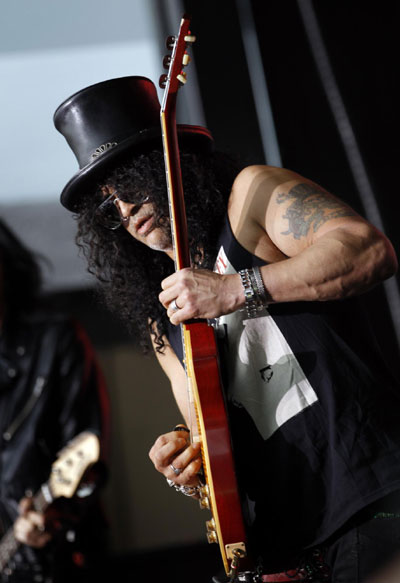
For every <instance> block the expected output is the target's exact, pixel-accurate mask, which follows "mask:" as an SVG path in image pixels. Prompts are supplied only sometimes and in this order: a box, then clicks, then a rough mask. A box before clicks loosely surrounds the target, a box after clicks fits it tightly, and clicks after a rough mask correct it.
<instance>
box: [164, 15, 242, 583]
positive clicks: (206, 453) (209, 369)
mask: <svg viewBox="0 0 400 583" xmlns="http://www.w3.org/2000/svg"><path fill="white" fill-rule="evenodd" d="M189 26H190V20H189V18H187V17H186V16H184V17H183V18H182V20H181V24H180V29H179V34H178V36H177V38H173V37H169V38H168V40H167V47H168V48H169V49H171V48H172V54H171V58H170V60H169V59H168V61H169V63H170V64H169V71H168V75H162V76H161V78H160V85H161V86H162V87H165V92H164V97H163V101H162V104H161V128H162V135H163V147H164V157H165V167H166V178H167V186H168V198H169V206H170V219H171V230H172V240H173V245H174V251H175V269H176V270H179V269H183V268H185V267H190V266H191V260H190V251H189V243H188V234H187V224H186V213H185V202H184V195H183V188H182V176H181V167H180V158H179V147H178V137H177V130H176V98H177V92H178V89H179V87H181V86H182V85H183V84H184V83H185V82H186V74H185V73H184V72H183V71H182V68H183V67H184V66H185V65H187V64H188V62H189V58H188V55H187V53H186V47H187V45H188V44H190V43H192V42H194V40H195V37H193V36H192V35H191V33H190V31H189ZM181 328H182V338H183V344H184V358H185V369H186V375H187V378H188V391H189V392H190V393H191V397H192V399H193V402H194V406H195V410H196V417H197V424H198V428H197V430H198V439H199V440H201V451H202V458H203V469H204V475H205V480H206V485H205V486H204V488H202V489H201V498H200V505H201V507H202V508H209V509H210V510H211V513H212V518H211V520H209V521H208V522H207V523H206V524H207V538H208V541H209V542H216V543H218V544H219V547H220V551H221V555H222V560H223V563H224V567H225V571H226V573H227V574H229V575H230V577H231V580H233V579H234V576H235V574H236V572H237V569H238V563H239V560H240V559H242V558H243V557H244V556H245V555H246V544H245V528H244V524H243V518H242V511H241V505H240V499H239V495H238V489H237V483H236V476H235V470H234V462H233V456H232V449H231V439H230V433H229V427H228V422H227V415H226V409H225V401H224V394H223V390H222V385H221V378H220V371H219V364H218V351H217V346H216V340H215V334H214V329H213V327H212V326H211V325H209V324H208V322H207V321H204V320H203V321H202V320H196V321H190V322H188V323H184V324H182V325H181Z"/></svg>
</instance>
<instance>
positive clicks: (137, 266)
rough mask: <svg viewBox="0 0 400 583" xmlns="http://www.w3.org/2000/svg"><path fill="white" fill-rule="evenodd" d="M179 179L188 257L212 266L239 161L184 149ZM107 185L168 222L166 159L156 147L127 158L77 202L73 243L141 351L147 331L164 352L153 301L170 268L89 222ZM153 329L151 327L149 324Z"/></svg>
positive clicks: (163, 321) (162, 322) (156, 255)
mask: <svg viewBox="0 0 400 583" xmlns="http://www.w3.org/2000/svg"><path fill="white" fill-rule="evenodd" d="M181 167H182V180H183V187H184V192H185V205H186V214H187V223H188V236H189V245H190V252H191V258H192V261H193V264H194V265H200V264H201V266H202V267H204V268H208V269H210V268H211V269H212V267H213V264H214V261H215V257H216V252H217V249H216V245H217V239H218V235H219V232H220V229H221V225H222V223H223V220H224V217H225V214H226V208H227V201H228V197H229V194H230V190H231V186H232V183H233V180H234V178H235V176H236V174H237V172H238V169H239V166H238V163H237V162H236V161H235V160H233V159H231V158H229V157H228V156H226V155H224V154H220V153H217V152H213V153H208V154H204V153H193V152H189V151H183V152H181ZM104 185H107V186H109V187H112V188H113V189H115V190H116V191H118V196H119V197H120V198H121V200H124V201H126V202H131V203H135V201H136V202H137V200H138V197H141V198H143V195H146V196H149V200H150V201H151V202H153V203H154V205H155V208H156V210H157V217H156V218H157V222H158V225H159V226H161V227H164V228H165V225H166V224H167V225H169V222H168V217H169V211H168V197H167V190H166V181H165V170H164V158H163V154H162V152H161V151H160V150H152V151H150V152H147V153H144V154H141V155H136V156H131V157H130V158H129V159H128V160H124V161H123V162H120V164H119V165H118V167H116V168H115V169H114V170H113V171H111V172H110V173H109V174H108V176H106V177H104V179H103V182H102V185H99V186H98V188H97V190H96V192H95V193H91V195H89V193H88V194H87V195H86V196H83V197H82V203H81V206H80V208H79V211H78V213H77V215H76V217H75V218H76V219H77V221H78V232H77V243H78V245H79V247H80V248H81V249H82V250H83V253H84V255H85V256H86V258H87V260H88V266H89V267H88V268H89V271H90V272H91V273H92V274H94V275H95V276H96V277H97V278H98V280H99V281H100V282H101V284H102V286H101V288H102V289H101V291H102V294H103V299H104V300H105V302H106V305H107V306H108V307H109V308H111V309H112V310H113V311H114V312H116V313H117V314H118V316H119V317H120V318H122V320H123V321H124V323H125V324H126V325H127V327H128V329H129V330H130V331H131V332H133V333H134V334H138V340H139V343H140V345H141V346H142V348H143V349H144V351H145V352H146V351H148V350H149V348H150V334H149V332H150V333H152V334H153V335H154V340H155V344H156V349H157V351H159V352H162V351H163V349H164V340H163V336H165V335H167V332H168V318H167V316H166V311H165V309H164V307H163V306H162V305H161V304H160V302H159V301H158V294H159V293H160V291H161V285H160V284H161V281H162V280H163V279H164V278H165V277H167V276H168V275H170V274H171V273H172V272H173V270H174V264H173V262H172V261H171V259H170V258H169V257H168V256H167V255H166V254H165V253H160V252H155V251H153V250H151V249H150V248H148V247H147V246H145V245H143V244H142V243H140V242H138V241H136V240H135V239H134V238H133V237H132V236H131V235H130V234H129V233H128V232H127V231H126V230H125V229H123V228H119V229H117V230H115V231H110V230H107V229H105V228H104V227H103V226H102V225H100V224H98V222H97V221H96V220H95V219H94V213H95V210H96V208H97V207H98V205H99V204H100V203H101V202H102V201H103V200H104V194H103V191H102V188H104ZM154 325H155V326H154Z"/></svg>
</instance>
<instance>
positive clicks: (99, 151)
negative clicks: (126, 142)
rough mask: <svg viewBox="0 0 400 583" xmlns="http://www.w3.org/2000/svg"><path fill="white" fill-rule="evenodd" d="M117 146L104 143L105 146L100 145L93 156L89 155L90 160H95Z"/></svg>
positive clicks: (113, 143) (115, 143)
mask: <svg viewBox="0 0 400 583" xmlns="http://www.w3.org/2000/svg"><path fill="white" fill-rule="evenodd" d="M117 145H118V142H106V143H105V144H101V146H99V147H98V148H96V149H95V151H94V152H93V154H91V156H90V160H95V159H96V158H98V157H99V156H101V155H102V154H104V152H108V150H111V148H115V146H117Z"/></svg>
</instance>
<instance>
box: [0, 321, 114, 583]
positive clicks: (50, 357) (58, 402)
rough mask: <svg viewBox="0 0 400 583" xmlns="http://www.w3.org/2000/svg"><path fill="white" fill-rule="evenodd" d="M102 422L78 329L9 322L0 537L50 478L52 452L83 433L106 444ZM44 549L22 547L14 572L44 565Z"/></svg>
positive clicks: (3, 367) (0, 383)
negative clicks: (25, 502)
mask: <svg viewBox="0 0 400 583" xmlns="http://www.w3.org/2000/svg"><path fill="white" fill-rule="evenodd" d="M107 421H108V413H107V398H106V395H105V387H104V383H103V380H102V376H101V373H100V371H99V369H98V366H97V364H96V361H95V358H94V354H93V350H92V348H91V346H90V344H89V342H88V339H87V337H86V335H85V333H84V331H83V330H82V328H81V327H80V325H79V324H77V323H75V322H72V321H70V320H68V319H66V318H65V317H63V316H51V317H49V316H48V315H44V314H35V315H34V316H32V317H30V318H29V320H28V319H26V320H24V321H20V322H18V323H15V322H14V323H13V325H12V326H11V325H10V323H9V322H8V323H7V325H6V326H5V327H4V330H3V333H2V335H1V336H0V535H1V533H2V532H3V533H4V532H5V531H6V529H7V528H8V527H9V526H10V525H11V524H12V523H13V522H14V520H15V518H16V517H17V515H18V502H19V500H20V499H21V498H22V497H23V496H25V493H26V491H27V490H30V491H31V492H33V493H35V492H36V491H37V490H38V489H39V487H40V486H41V484H42V483H44V482H45V481H46V480H47V479H48V477H49V473H50V469H51V464H52V463H53V461H54V460H55V458H56V456H57V452H59V450H60V449H61V448H62V447H63V446H65V445H66V444H67V443H68V442H69V441H70V440H71V439H72V438H73V437H74V436H76V435H77V434H79V433H80V432H82V431H85V430H91V431H93V432H94V433H96V434H97V435H99V436H101V437H102V438H104V437H105V434H106V433H107V427H106V426H107ZM89 514H93V513H90V512H89ZM73 538H75V535H74V537H73ZM50 547H52V545H50ZM51 550H52V552H53V550H54V549H52V548H51ZM48 551H49V549H46V551H45V552H39V553H37V552H35V551H32V550H31V549H30V548H28V547H25V546H24V545H22V555H23V558H22V559H21V558H20V561H21V564H20V565H19V567H20V568H21V569H22V568H23V569H24V570H25V571H26V570H27V569H28V567H27V565H26V563H27V562H28V563H29V564H31V565H32V564H33V563H35V562H36V563H41V562H43V560H44V558H43V557H44V555H45V554H47V555H48V554H49V552H48ZM17 558H18V557H17ZM14 567H15V565H14ZM17 567H18V565H17ZM35 568H36V569H37V565H36V567H35ZM15 572H18V568H16V570H15ZM3 577H4V573H3ZM39 579H40V577H39ZM0 580H1V576H0ZM24 580H25V581H27V580H29V577H28V578H26V577H24ZM32 580H33V579H32ZM35 580H38V577H37V573H36V574H35Z"/></svg>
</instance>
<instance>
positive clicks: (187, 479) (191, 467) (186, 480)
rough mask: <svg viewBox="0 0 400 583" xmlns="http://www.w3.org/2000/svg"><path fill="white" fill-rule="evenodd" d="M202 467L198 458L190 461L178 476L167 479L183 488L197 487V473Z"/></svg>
mask: <svg viewBox="0 0 400 583" xmlns="http://www.w3.org/2000/svg"><path fill="white" fill-rule="evenodd" d="M201 467H202V460H201V457H200V456H198V457H197V458H195V459H194V460H192V461H191V462H190V463H189V464H188V465H187V466H186V468H185V469H184V470H183V471H182V473H181V474H179V476H176V475H173V476H171V477H169V478H168V479H170V480H172V481H173V482H174V483H175V484H178V485H182V486H183V485H185V486H197V485H198V484H199V473H200V471H201Z"/></svg>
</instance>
